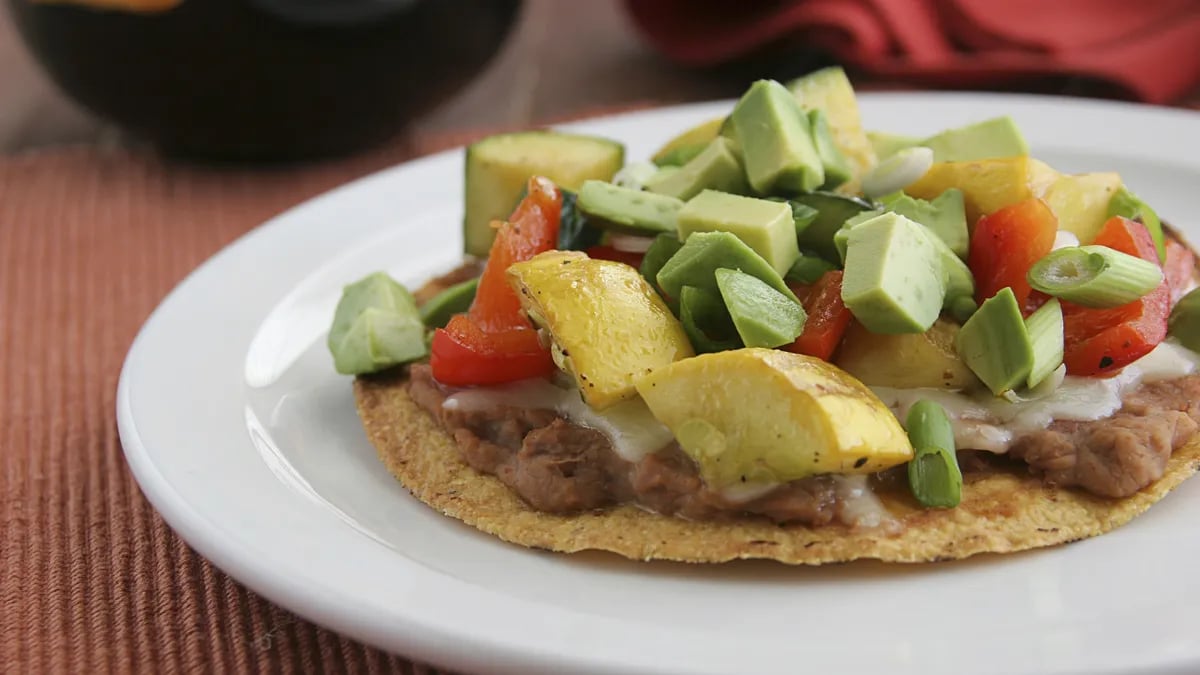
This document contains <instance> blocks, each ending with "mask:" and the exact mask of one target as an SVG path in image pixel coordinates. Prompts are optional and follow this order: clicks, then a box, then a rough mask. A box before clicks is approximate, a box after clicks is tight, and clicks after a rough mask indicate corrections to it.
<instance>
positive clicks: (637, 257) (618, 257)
mask: <svg viewBox="0 0 1200 675" xmlns="http://www.w3.org/2000/svg"><path fill="white" fill-rule="evenodd" d="M584 253H587V254H588V257H589V258H596V259H598V260H612V261H615V262H619V263H625V264H626V265H629V266H630V267H633V268H634V269H640V268H641V266H642V258H644V257H645V254H644V253H634V252H632V251H622V250H620V249H617V248H613V247H612V246H590V247H588V248H587V249H585V250H584Z"/></svg>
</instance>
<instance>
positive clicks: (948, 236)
mask: <svg viewBox="0 0 1200 675" xmlns="http://www.w3.org/2000/svg"><path fill="white" fill-rule="evenodd" d="M578 142H579V141H578V139H574V138H569V139H567V141H566V142H565V143H564V146H563V149H562V154H564V155H569V154H573V153H571V152H570V146H571V145H573V144H577V143H578ZM918 144H923V145H925V146H927V147H929V148H931V150H932V154H933V155H934V157H935V159H936V160H940V161H947V160H954V161H961V160H974V159H979V158H980V157H981V156H983V157H991V156H1005V155H1006V154H1008V153H1010V152H1011V153H1012V154H1018V155H1019V154H1025V153H1026V152H1027V147H1026V145H1025V141H1024V139H1022V138H1021V136H1020V133H1019V132H1018V131H1017V130H1016V127H1015V126H1014V125H1013V124H1012V121H1011V120H1009V119H1008V118H998V119H996V120H989V121H986V122H983V123H979V124H974V125H971V126H968V127H964V128H961V129H952V130H950V131H946V132H943V133H941V134H938V135H936V136H934V137H931V138H929V139H926V140H924V141H921V140H912V141H911V142H905V143H903V144H900V143H893V145H895V146H896V148H897V149H899V148H900V147H901V146H914V145H918ZM924 152H926V153H929V152H930V150H925V151H924ZM655 162H656V164H657V165H658V168H657V170H654V171H652V172H651V173H649V175H647V176H645V177H644V180H642V181H641V184H638V185H617V184H614V183H612V182H609V180H608V178H610V177H602V176H598V177H593V178H591V179H588V180H585V181H584V182H583V183H582V184H581V185H580V186H579V192H578V200H577V201H576V202H575V204H574V205H573V206H572V207H571V208H570V209H568V211H569V213H568V214H567V215H569V216H571V217H573V218H580V217H581V218H582V219H583V221H584V222H585V223H587V225H588V226H590V227H593V228H595V229H597V230H600V231H606V232H613V233H619V234H621V235H635V236H642V237H654V238H655V239H654V242H653V244H652V245H651V246H650V248H649V250H648V251H647V252H646V254H645V256H644V258H643V262H642V265H641V272H642V274H643V276H644V277H645V278H646V280H647V281H649V282H650V283H651V285H652V286H653V288H655V289H656V290H657V291H658V292H659V293H660V294H661V295H662V297H663V299H664V300H665V301H666V303H667V305H668V306H669V307H670V308H671V310H672V312H674V313H675V315H676V316H677V317H678V318H679V320H680V321H681V323H682V325H683V327H684V330H685V331H686V333H687V335H688V337H689V339H690V340H691V342H692V345H693V347H694V348H695V350H696V351H697V352H716V351H725V350H730V349H737V348H741V347H744V346H746V347H782V346H785V345H788V344H790V343H792V342H793V341H795V340H796V339H797V337H799V336H800V335H801V333H802V332H803V331H804V326H805V324H806V319H807V317H806V312H805V309H804V307H803V306H802V304H801V302H800V299H799V298H798V297H797V295H796V293H795V292H794V291H793V290H792V287H791V286H790V285H789V284H791V285H800V286H803V285H811V284H814V283H816V282H817V281H818V280H819V279H820V278H821V277H822V275H824V274H825V273H827V272H829V271H831V270H838V269H841V270H844V277H843V280H842V287H841V288H842V291H841V293H842V300H843V301H844V303H845V305H846V307H847V308H848V309H849V310H850V311H851V312H852V313H853V315H854V317H855V319H856V320H857V322H858V323H859V324H860V325H862V326H863V327H865V328H866V329H867V331H869V332H870V333H873V334H877V335H896V334H923V333H925V332H927V331H929V330H930V329H931V327H932V326H933V324H934V322H935V321H937V320H938V318H939V317H941V316H942V315H943V314H947V315H949V316H951V317H957V318H958V319H959V320H965V319H966V318H967V317H969V316H970V314H971V313H972V312H973V311H974V310H975V303H974V300H973V295H974V292H975V286H974V280H973V279H972V277H971V272H970V270H969V269H968V268H967V265H966V264H965V262H964V259H965V257H966V255H967V252H968V245H969V240H970V233H969V229H968V221H967V215H966V204H965V200H964V194H963V192H962V191H961V190H958V189H954V188H950V189H946V190H942V191H939V192H938V194H936V195H932V196H931V197H932V198H931V199H928V200H926V199H922V198H919V197H914V196H912V195H907V194H904V193H901V192H897V193H895V194H889V195H886V196H884V197H882V198H880V199H879V200H878V201H876V200H872V199H869V198H866V197H863V196H862V195H861V193H860V191H859V189H858V185H859V183H860V181H862V179H863V178H864V176H865V175H867V174H868V173H869V171H870V170H871V169H872V167H873V166H874V164H875V162H876V158H875V154H874V150H873V148H872V143H871V140H870V139H869V138H868V137H867V135H866V134H865V133H864V132H863V131H862V127H861V123H860V122H859V117H858V109H857V104H856V102H855V99H854V95H853V90H852V89H851V88H850V84H849V81H848V80H847V79H846V77H845V74H844V73H842V72H841V71H840V70H839V69H827V70H825V71H820V72H818V73H814V74H813V75H810V76H808V77H807V78H802V79H801V80H798V81H796V82H793V83H792V84H791V85H789V86H784V85H782V84H780V83H778V82H774V81H769V80H763V81H759V82H755V83H754V84H753V85H752V86H751V87H750V88H749V89H748V90H747V91H746V93H745V94H744V95H743V96H742V97H741V99H740V100H738V102H737V103H736V105H735V106H734V107H733V110H732V112H731V113H730V115H729V116H728V117H726V118H723V119H720V120H711V121H709V122H706V123H704V124H702V125H700V126H697V127H696V128H694V129H691V130H688V131H686V132H684V133H683V134H681V135H680V136H679V137H677V138H676V139H675V140H673V141H671V142H670V143H668V144H667V145H666V146H664V148H663V149H662V150H660V151H659V152H658V153H657V154H656V155H655ZM470 171H471V170H470V168H469V169H468V175H471V173H470ZM921 171H923V169H921V170H920V171H918V173H917V175H916V176H914V177H913V178H911V179H909V181H910V182H911V180H915V179H916V178H919V177H921ZM470 189H471V186H470V185H468V190H470ZM468 227H470V225H469V224H468ZM595 240H597V238H593V241H595ZM581 248H582V247H581ZM800 286H798V287H800ZM991 315H992V313H990V312H989V313H988V314H986V315H985V316H991ZM1017 316H1018V318H1020V315H1019V314H1018V315H1017ZM1019 323H1020V325H1019V326H1015V325H1014V326H1012V327H1010V328H1013V330H1016V329H1017V328H1019V329H1020V331H1021V333H1020V334H1021V335H1026V333H1027V331H1026V327H1025V324H1024V321H1021V322H1019ZM988 326H989V328H990V327H992V326H991V324H988ZM979 332H980V331H966V335H967V337H966V338H960V340H959V342H962V343H963V344H964V349H966V350H967V351H969V350H970V348H971V347H972V346H973V344H974V343H973V338H971V337H970V336H971V335H972V334H975V333H979ZM1005 334H1007V333H1005ZM981 335H982V336H983V337H981V338H979V339H980V340H983V341H986V340H989V339H990V338H991V332H990V331H982V332H981ZM1026 341H1027V342H1029V344H1030V345H1033V344H1035V342H1037V343H1038V344H1040V343H1041V342H1043V341H1030V340H1026ZM985 351H987V352H988V353H989V354H990V353H991V351H992V350H991V349H986V350H985ZM1052 351H1053V350H1052ZM1057 351H1058V352H1059V353H1061V344H1060V345H1058V349H1057ZM1044 360H1047V359H1043V361H1044ZM1049 360H1051V361H1052V360H1053V358H1052V357H1051V358H1050V359H1049ZM967 364H968V365H969V366H971V367H972V368H974V369H978V370H982V371H983V373H982V374H981V375H980V377H981V379H982V380H983V381H984V382H997V381H1002V382H1005V383H1007V382H1009V381H1010V380H1011V381H1015V379H1016V375H1015V374H1012V373H1008V372H1005V373H1004V374H1003V375H1002V376H997V375H994V374H993V373H992V372H991V371H992V370H995V369H997V368H999V369H1005V368H1009V367H1010V365H1009V364H1008V363H1007V362H1006V361H1004V360H1000V361H995V362H993V361H987V360H983V359H975V360H968V361H967ZM1054 366H1055V367H1057V364H1054ZM1011 367H1012V368H1017V367H1018V366H1011ZM1021 367H1023V366H1021ZM1030 371H1031V368H1028V367H1024V373H1023V375H1022V376H1023V377H1026V378H1028V376H1029V374H1030ZM1039 372H1040V371H1039Z"/></svg>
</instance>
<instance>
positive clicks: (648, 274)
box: [638, 233, 683, 309]
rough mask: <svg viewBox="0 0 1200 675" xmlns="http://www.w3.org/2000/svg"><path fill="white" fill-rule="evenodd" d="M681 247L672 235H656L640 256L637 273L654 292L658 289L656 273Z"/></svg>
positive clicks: (677, 239) (680, 243)
mask: <svg viewBox="0 0 1200 675" xmlns="http://www.w3.org/2000/svg"><path fill="white" fill-rule="evenodd" d="M682 247H683V243H682V242H680V241H679V237H676V236H675V235H674V234H673V233H672V234H660V235H658V236H657V237H655V238H654V242H653V243H651V244H650V248H648V249H646V253H645V255H643V256H642V266H641V267H640V268H639V269H638V271H639V272H641V273H642V277H643V278H644V279H645V280H646V281H649V282H650V285H651V286H653V287H654V288H655V289H656V290H657V289H658V271H659V270H661V269H662V268H663V265H665V264H667V261H668V260H670V259H671V256H673V255H675V254H676V253H678V252H679V249H680V248H682ZM672 309H674V308H672Z"/></svg>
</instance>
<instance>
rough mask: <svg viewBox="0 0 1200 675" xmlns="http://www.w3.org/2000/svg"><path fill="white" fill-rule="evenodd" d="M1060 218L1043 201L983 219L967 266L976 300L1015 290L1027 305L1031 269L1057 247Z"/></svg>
mask: <svg viewBox="0 0 1200 675" xmlns="http://www.w3.org/2000/svg"><path fill="white" fill-rule="evenodd" d="M1057 232H1058V218H1056V217H1055V216H1054V212H1053V211H1051V210H1050V207H1049V206H1046V203H1045V202H1043V201H1042V200H1040V199H1037V198H1033V199H1027V200H1025V201H1023V202H1019V203H1016V204H1013V205H1011V206H1006V207H1005V208H1003V209H1000V210H999V211H997V212H995V213H993V214H991V215H989V216H983V217H982V218H980V219H979V222H977V223H975V230H974V232H972V233H971V249H970V251H969V253H968V255H967V266H968V267H970V268H971V274H972V275H973V276H974V277H975V301H976V302H978V303H979V304H981V305H982V304H983V301H984V300H987V299H988V298H990V297H992V296H993V295H995V294H997V293H999V292H1000V291H1001V290H1003V289H1004V288H1005V287H1006V286H1007V287H1009V288H1012V291H1013V295H1015V296H1016V297H1017V304H1018V305H1019V306H1021V307H1025V306H1026V301H1027V300H1028V299H1029V294H1030V292H1031V291H1032V290H1033V289H1032V288H1031V287H1030V286H1029V281H1028V280H1026V278H1025V276H1026V275H1027V274H1029V268H1030V267H1033V264H1034V263H1036V262H1037V261H1039V260H1041V259H1042V258H1044V257H1045V256H1046V254H1047V253H1049V252H1050V249H1052V248H1054V235H1055V234H1056V233H1057Z"/></svg>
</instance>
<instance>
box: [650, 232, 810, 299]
mask: <svg viewBox="0 0 1200 675" xmlns="http://www.w3.org/2000/svg"><path fill="white" fill-rule="evenodd" d="M721 268H727V269H735V270H741V271H742V272H745V273H746V274H749V275H750V276H752V277H756V278H757V279H759V280H761V281H763V282H764V283H766V284H767V285H768V286H770V287H771V288H774V289H775V290H777V291H779V292H780V293H782V294H783V295H784V296H786V297H787V298H788V299H790V300H796V294H795V293H793V292H792V290H791V289H790V288H788V287H787V284H785V283H784V282H783V277H782V276H781V275H780V274H779V273H778V272H776V271H775V268H773V267H771V265H770V264H769V263H768V262H767V261H766V260H763V258H762V256H760V255H759V254H757V253H755V252H754V249H752V248H750V247H749V246H747V245H746V243H745V242H743V241H742V240H741V239H738V238H737V237H736V236H734V235H733V234H732V233H729V232H697V233H695V234H693V235H692V236H690V237H688V238H687V241H686V242H684V244H683V247H682V248H680V249H679V251H677V252H676V253H675V255H673V256H671V258H670V259H669V260H667V262H666V263H665V264H663V266H662V268H661V269H659V271H658V274H657V275H655V281H656V282H657V283H658V287H659V288H661V289H662V292H663V293H665V294H666V295H667V297H670V298H679V297H680V294H681V293H682V291H683V287H684V286H695V287H696V288H699V289H701V290H705V291H709V292H712V293H718V292H719V289H718V288H717V281H716V276H715V274H716V271H717V270H718V269H721ZM797 302H798V300H797Z"/></svg>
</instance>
